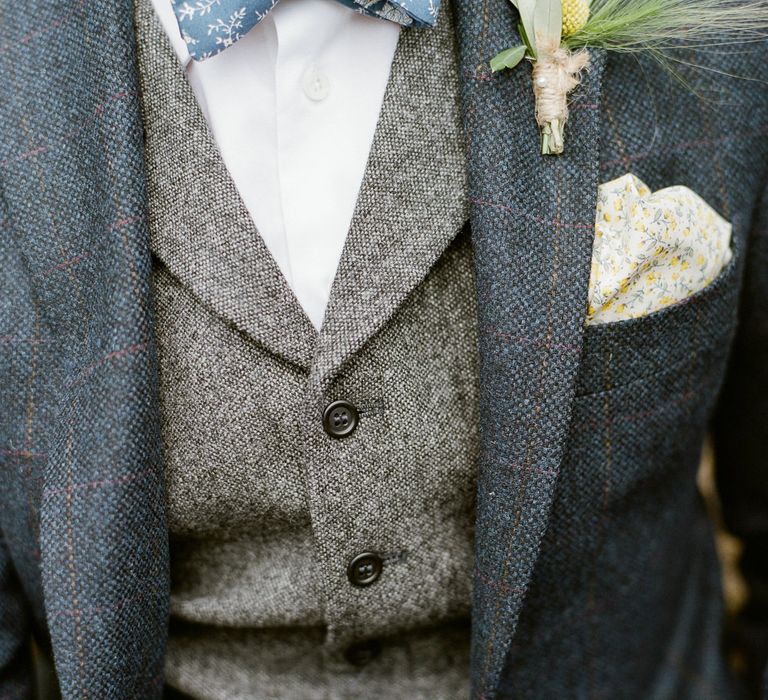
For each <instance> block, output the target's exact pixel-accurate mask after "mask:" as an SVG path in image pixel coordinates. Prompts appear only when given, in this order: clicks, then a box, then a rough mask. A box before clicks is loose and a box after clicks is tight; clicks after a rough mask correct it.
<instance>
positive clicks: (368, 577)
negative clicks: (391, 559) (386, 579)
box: [347, 552, 381, 588]
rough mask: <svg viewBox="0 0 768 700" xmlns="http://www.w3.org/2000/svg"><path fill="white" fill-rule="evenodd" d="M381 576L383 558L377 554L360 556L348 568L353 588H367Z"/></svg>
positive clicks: (348, 575) (365, 553) (366, 553)
mask: <svg viewBox="0 0 768 700" xmlns="http://www.w3.org/2000/svg"><path fill="white" fill-rule="evenodd" d="M379 576H381V557H380V556H379V555H378V554H376V553H375V552H363V553H362V554H358V555H357V556H356V557H355V558H354V559H353V560H352V561H351V562H349V566H348V567H347V577H348V578H349V582H350V583H351V584H352V585H353V586H359V587H360V588H365V587H366V586H370V585H371V584H372V583H374V582H375V581H376V580H377V579H378V578H379Z"/></svg>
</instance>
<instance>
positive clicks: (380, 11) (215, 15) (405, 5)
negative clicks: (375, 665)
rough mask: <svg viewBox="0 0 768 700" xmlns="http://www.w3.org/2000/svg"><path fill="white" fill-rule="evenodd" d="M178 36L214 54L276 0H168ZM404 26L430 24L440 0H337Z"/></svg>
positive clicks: (194, 50)
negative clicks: (176, 21)
mask: <svg viewBox="0 0 768 700" xmlns="http://www.w3.org/2000/svg"><path fill="white" fill-rule="evenodd" d="M171 2H172V4H173V11H174V12H175V13H176V19H177V20H178V22H179V29H180V30H181V36H182V37H183V38H184V41H185V42H186V44H187V47H188V48H189V53H190V55H191V56H192V58H194V59H195V60H196V61H201V60H203V59H206V58H209V57H211V56H215V55H216V54H217V53H220V52H221V51H223V50H224V49H226V48H227V47H228V46H232V44H234V43H235V42H236V41H237V40H238V39H240V38H241V37H243V36H245V34H247V33H248V32H249V31H250V30H251V29H253V27H255V26H256V25H257V24H258V23H259V22H261V20H262V19H264V18H265V17H266V16H267V15H268V14H269V11H270V10H271V9H272V8H273V7H274V6H275V5H276V4H277V3H278V0H171ZM337 2H340V3H342V4H343V5H346V6H347V7H350V8H352V9H355V10H358V11H359V12H362V13H363V14H366V15H370V16H372V17H380V18H381V19H386V20H390V21H391V22H397V23H398V24H402V25H403V26H404V27H410V26H415V27H431V26H434V24H435V22H436V21H437V10H438V8H439V7H440V0H337Z"/></svg>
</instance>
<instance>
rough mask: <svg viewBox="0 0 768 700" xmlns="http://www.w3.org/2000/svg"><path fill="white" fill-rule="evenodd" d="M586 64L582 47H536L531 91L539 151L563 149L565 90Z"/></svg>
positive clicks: (567, 92) (566, 117) (586, 58)
mask: <svg viewBox="0 0 768 700" xmlns="http://www.w3.org/2000/svg"><path fill="white" fill-rule="evenodd" d="M588 65H589V53H588V52H587V51H586V50H582V51H576V52H573V51H570V50H569V49H567V48H565V47H562V46H561V47H557V48H555V49H554V50H550V51H547V50H543V51H540V53H539V57H538V60H536V62H535V63H534V64H533V92H534V94H535V95H536V121H537V122H538V124H539V126H540V127H541V152H542V153H544V154H550V153H562V152H563V146H564V141H563V129H564V127H565V123H566V121H568V94H569V93H570V92H571V90H573V89H574V88H575V87H576V86H577V85H578V84H579V83H580V82H581V72H582V71H583V70H584V69H585V68H587V66H588Z"/></svg>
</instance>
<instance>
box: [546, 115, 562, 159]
mask: <svg viewBox="0 0 768 700" xmlns="http://www.w3.org/2000/svg"><path fill="white" fill-rule="evenodd" d="M564 144H565V140H564V139H563V123H562V122H561V121H560V120H559V119H551V120H549V121H546V122H544V123H543V124H542V125H541V152H542V153H543V154H544V155H545V156H547V155H557V154H559V153H562V152H563V148H564Z"/></svg>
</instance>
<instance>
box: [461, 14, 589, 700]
mask: <svg viewBox="0 0 768 700" xmlns="http://www.w3.org/2000/svg"><path fill="white" fill-rule="evenodd" d="M516 23H517V17H516V15H515V11H514V9H513V7H512V6H511V5H510V3H509V2H508V0H465V1H464V2H462V3H460V4H459V6H458V25H459V40H460V53H461V76H462V80H463V111H464V125H465V134H466V140H467V152H468V154H469V157H468V164H467V165H468V173H469V190H470V200H471V206H472V209H471V224H472V234H473V241H474V245H475V257H476V271H477V285H478V323H479V344H480V365H481V366H480V401H481V408H480V411H481V440H482V445H483V448H482V450H481V455H482V456H481V460H480V465H479V483H478V502H477V528H476V533H477V534H476V550H475V555H476V569H475V580H474V605H473V649H472V668H473V688H474V697H476V698H485V699H486V700H487V699H490V698H492V697H494V696H495V694H496V689H497V686H498V682H499V678H500V675H501V673H502V670H503V666H504V663H505V660H506V658H507V653H508V650H509V648H510V642H511V639H512V636H513V634H514V632H515V627H516V624H517V620H518V617H519V614H520V610H521V606H522V604H523V600H524V597H525V594H526V591H527V589H528V586H529V582H530V579H531V575H532V572H533V568H534V565H535V562H536V558H537V554H538V550H539V545H540V541H541V538H542V535H543V534H544V531H545V529H546V527H547V521H548V517H549V511H550V506H551V503H552V498H553V494H554V489H555V486H556V483H557V477H558V471H559V469H560V462H561V459H562V456H563V448H564V441H565V438H566V435H567V428H568V423H569V420H570V415H571V403H572V400H573V396H574V386H575V377H576V371H577V368H578V364H579V357H580V352H581V343H582V326H583V321H584V316H585V309H586V299H587V289H588V282H589V272H590V262H591V250H592V242H593V231H594V212H595V207H596V195H597V185H598V158H599V150H598V149H599V134H600V90H601V80H602V73H603V67H604V55H602V54H600V53H593V55H592V67H591V70H590V71H589V73H588V74H586V75H585V77H584V80H583V83H582V85H581V87H580V88H579V89H578V91H577V92H576V93H575V94H574V95H573V97H572V99H573V109H572V116H571V120H570V122H569V128H568V133H567V139H568V140H567V146H566V152H565V154H563V155H562V156H558V157H543V156H541V155H540V154H539V152H538V149H539V138H538V129H537V126H536V123H535V120H534V104H533V92H532V89H531V83H530V80H531V71H530V66H529V65H528V64H525V63H524V64H523V65H521V66H520V67H518V68H516V69H515V70H512V71H507V72H505V73H503V74H499V75H495V76H494V75H491V74H490V72H489V70H488V68H487V65H488V59H489V58H490V57H492V56H493V55H494V54H496V53H497V52H498V51H500V50H501V49H503V48H507V47H509V46H514V45H517V44H519V43H521V42H520V38H519V36H518V34H517V32H516V29H515V26H516Z"/></svg>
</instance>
